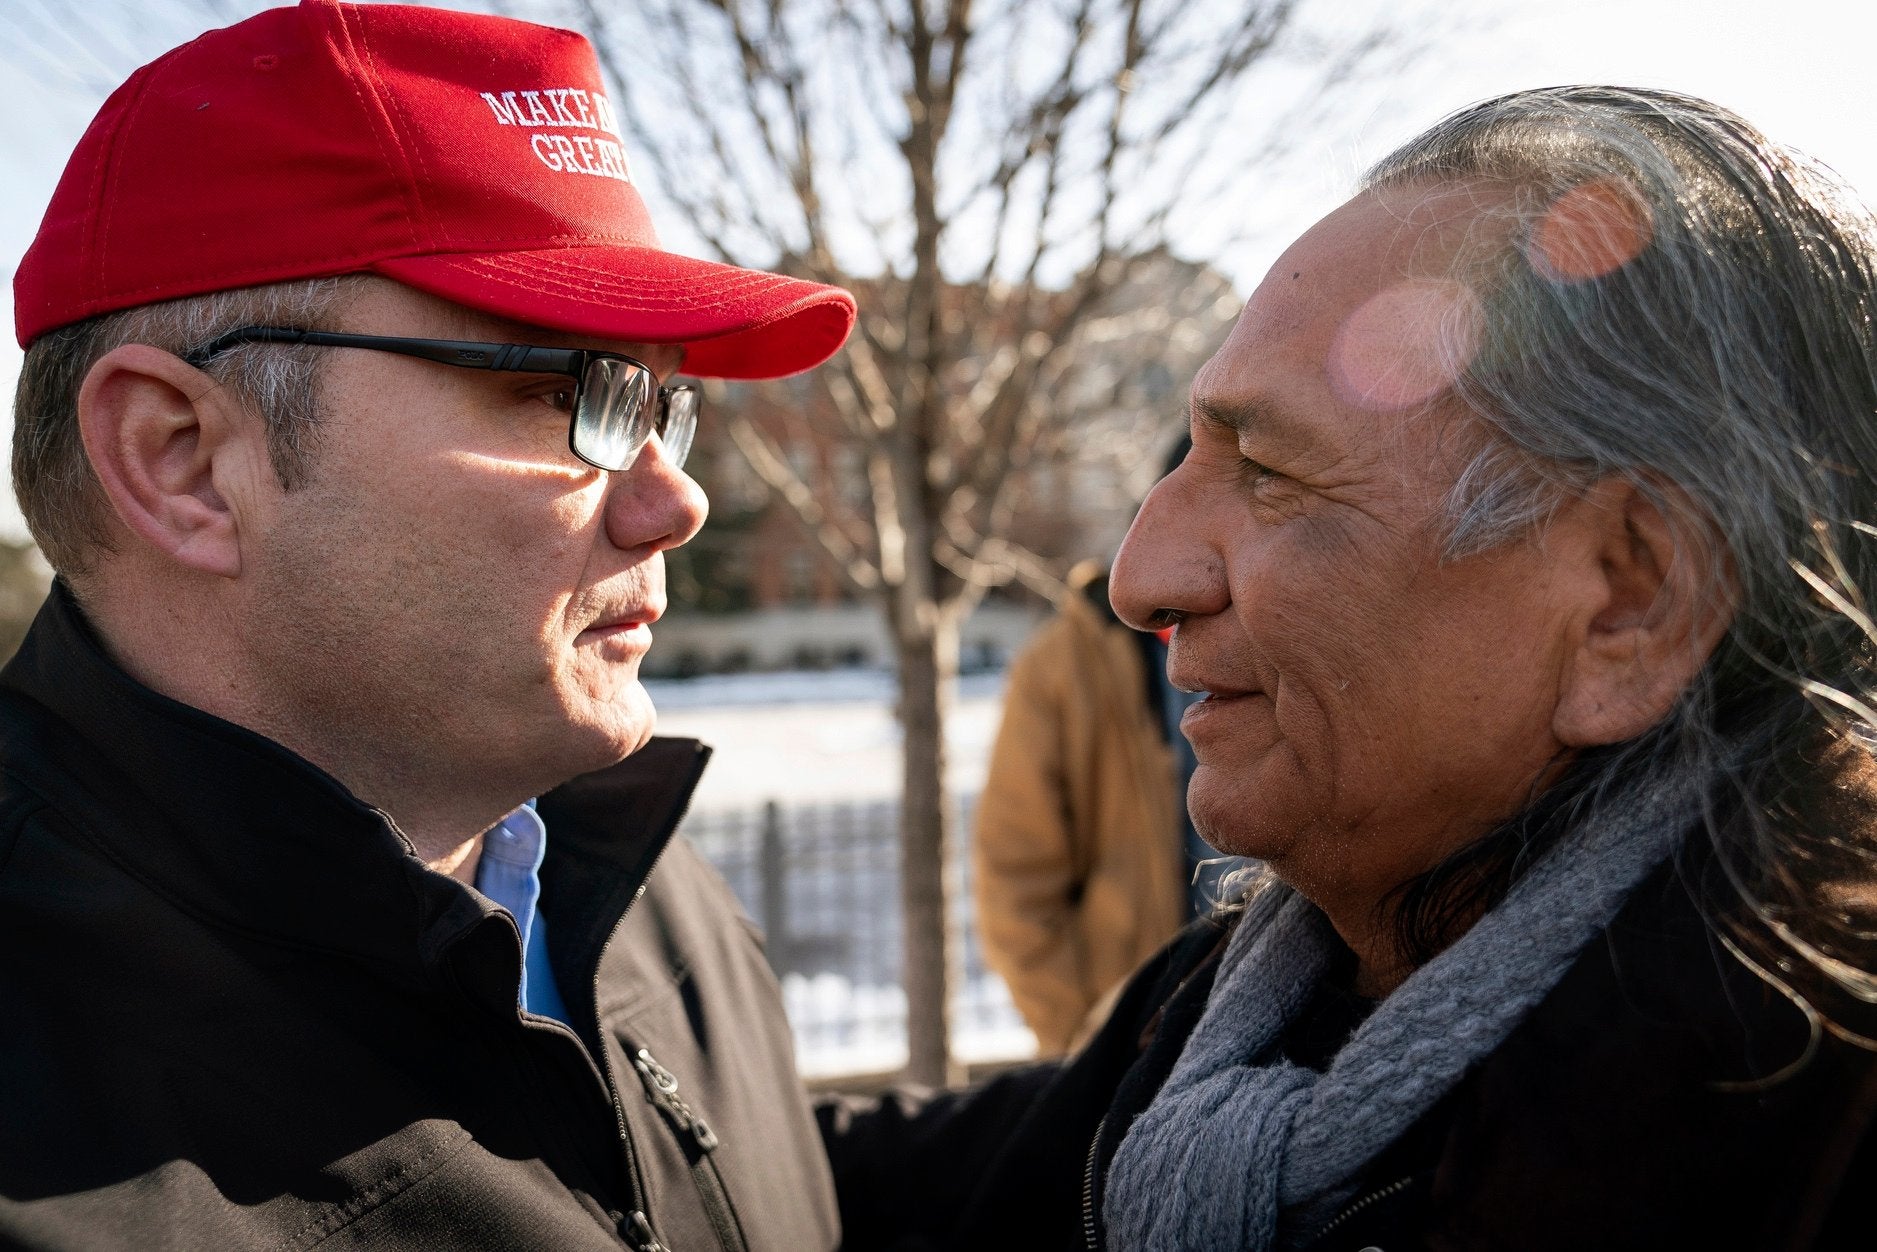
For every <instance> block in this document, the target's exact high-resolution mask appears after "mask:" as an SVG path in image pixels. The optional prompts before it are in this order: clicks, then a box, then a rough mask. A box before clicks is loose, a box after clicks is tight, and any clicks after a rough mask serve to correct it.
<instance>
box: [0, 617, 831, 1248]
mask: <svg viewBox="0 0 1877 1252" xmlns="http://www.w3.org/2000/svg"><path fill="white" fill-rule="evenodd" d="M706 756H707V752H706V750H705V749H703V748H701V747H700V746H699V745H697V744H696V743H692V742H689V741H676V740H657V741H654V742H653V743H652V744H651V746H649V747H647V748H646V749H645V750H643V751H642V752H639V753H637V754H635V755H634V756H632V757H631V758H629V759H628V760H627V761H625V762H624V763H623V764H621V765H619V766H617V767H615V768H613V769H610V770H605V771H601V772H599V773H597V774H592V775H589V776H587V777H584V778H581V779H578V780H576V781H575V782H573V783H570V784H568V785H567V786H566V787H563V788H561V789H559V790H557V791H554V792H552V793H550V794H549V795H547V796H545V797H543V798H542V800H541V803H540V811H541V815H542V817H543V818H544V819H545V821H546V824H547V829H548V842H549V852H548V858H547V862H546V864H545V865H544V866H543V869H542V879H543V893H542V910H543V913H544V915H545V916H547V917H548V918H549V919H550V920H551V925H550V927H549V930H548V935H549V947H550V956H551V960H552V964H553V967H554V972H555V978H556V981H557V982H558V984H559V987H560V989H561V992H562V993H563V996H564V998H565V1000H566V1003H567V1007H568V1010H569V1014H570V1016H571V1018H572V1020H573V1021H574V1022H575V1023H576V1024H577V1029H575V1030H570V1029H568V1028H567V1027H565V1026H563V1025H561V1024H559V1023H558V1022H554V1021H551V1020H548V1019H546V1018H542V1017H537V1016H532V1015H529V1014H525V1013H521V1012H519V1011H518V1010H517V1008H516V987H517V982H518V979H519V975H520V968H521V950H520V944H519V940H518V937H517V934H516V930H515V927H514V924H513V922H512V920H511V919H510V918H509V916H508V915H507V914H506V913H504V912H502V911H500V910H499V909H496V908H495V907H493V906H492V905H490V904H489V903H488V902H487V901H486V900H484V899H483V898H481V897H480V896H478V895H477V894H475V893H474V892H472V891H470V890H469V889H467V888H465V887H464V886H462V885H461V884H459V883H457V882H455V881H454V880H452V879H449V878H447V877H445V876H443V875H441V874H437V873H434V872H432V871H430V870H428V869H426V868H425V867H424V866H423V865H422V864H421V863H420V862H419V861H418V860H417V859H416V857H415V856H413V855H412V853H411V849H410V846H409V844H408V843H407V842H406V841H405V840H404V838H403V836H402V835H401V834H399V832H398V831H397V830H396V828H395V827H394V826H393V825H392V823H391V822H390V821H389V820H388V819H387V818H386V817H385V815H384V814H383V813H381V812H379V811H377V810H374V809H372V808H369V807H367V806H365V805H363V804H361V803H360V802H358V801H357V800H356V799H354V798H353V797H352V796H351V795H350V794H349V793H348V792H347V791H346V790H345V789H344V788H343V787H342V786H340V785H339V784H338V783H337V782H335V781H334V780H333V779H332V778H330V777H328V776H327V775H325V774H323V773H322V772H320V771H319V770H317V769H315V768H313V767H311V766H309V765H308V764H307V763H306V762H304V761H302V760H300V759H299V758H298V757H296V756H294V755H293V754H292V753H290V752H288V751H286V750H285V749H283V748H282V747H280V746H279V745H277V744H275V743H273V742H271V741H269V740H267V739H264V738H262V737H260V736H258V735H255V734H251V733H249V732H247V731H245V730H243V729H241V728H239V727H236V726H233V725H230V724H228V723H226V722H223V721H220V720H218V719H216V718H214V717H210V716H208V715H207V714H205V713H202V712H200V711H198V710H195V709H192V708H189V707H186V706H184V705H181V704H177V703H175V702H174V701H171V700H168V699H165V698H164V697H162V696H160V695H157V694H155V693H154V692H152V691H149V690H148V689H146V688H144V687H141V686H140V685H138V684H137V683H136V682H134V681H133V680H131V679H130V678H129V677H127V676H126V675H125V674H124V673H123V672H122V671H121V670H120V669H118V668H117V666H115V665H114V664H113V663H112V662H111V661H110V660H109V659H108V658H107V657H106V656H105V654H104V652H103V651H102V649H101V648H100V647H99V645H98V643H97V641H96V639H95V638H94V637H93V636H92V635H91V632H90V630H89V628H88V627H87V626H86V625H85V623H84V621H83V619H82V617H81V616H80V614H79V612H78V610H77V609H76V607H75V606H74V605H73V604H72V603H71V601H70V599H69V598H68V597H67V596H66V595H65V594H64V592H63V591H62V590H60V591H55V594H54V596H53V598H52V600H51V601H49V602H48V605H47V607H46V609H45V610H44V611H43V612H42V613H41V615H40V617H39V619H38V621H37V622H36V623H35V624H34V626H33V630H32V633H31V635H30V636H29V638H28V640H27V642H26V644H25V646H24V648H23V649H22V651H21V652H20V654H19V656H18V657H17V658H16V659H15V660H14V661H13V663H12V664H11V665H9V666H8V667H7V668H6V670H5V671H4V673H0V1247H30V1248H48V1249H51V1248H58V1249H72V1250H74V1252H78V1250H80V1249H82V1250H83V1252H98V1250H102V1249H116V1248H123V1249H138V1250H139V1252H146V1250H149V1249H165V1248H173V1249H204V1248H214V1249H218V1250H220V1249H238V1248H275V1249H278V1248H297V1249H305V1248H312V1247H316V1246H317V1247H341V1246H343V1247H352V1246H359V1245H366V1244H369V1245H370V1246H372V1247H375V1248H435V1249H459V1250H460V1249H476V1248H486V1249H513V1248H549V1247H551V1248H555V1249H557V1250H558V1252H572V1250H573V1249H581V1248H593V1249H600V1248H618V1247H621V1246H628V1247H634V1248H645V1247H650V1246H653V1244H652V1242H651V1240H652V1236H651V1234H650V1231H652V1230H655V1231H656V1232H657V1236H656V1237H657V1239H658V1240H660V1241H662V1243H663V1244H664V1245H667V1246H669V1247H670V1248H673V1249H676V1252H698V1250H700V1249H715V1248H718V1247H719V1246H721V1247H724V1248H735V1249H741V1248H745V1247H747V1248H750V1249H773V1250H775V1252H783V1250H785V1249H786V1250H787V1252H800V1250H801V1249H817V1248H819V1249H826V1248H831V1247H832V1246H834V1245H835V1243H836V1242H837V1239H838V1233H837V1227H836V1224H835V1213H834V1200H833V1195H832V1192H831V1190H830V1186H829V1178H828V1171H827V1167H826V1164H825V1161H824V1159H823V1158H822V1156H821V1153H820V1147H819V1144H818V1143H817V1141H816V1137H815V1133H814V1123H813V1121H812V1120H811V1117H810V1114H809V1111H808V1108H807V1104H806V1101H805V1099H804V1097H803V1095H802V1093H801V1088H800V1086H799V1084H798V1082H797V1080H796V1076H795V1070H794V1065H793V1056H792V1048H791V1043H790V1038H789V1033H788V1028H787V1025H786V1023H785V1021H784V1019H783V1015H782V1006H781V1003H780V997H779V995H778V993H777V988H776V984H775V981H774V979H773V977H772V976H771V975H770V972H769V970H768V967H767V965H766V964H765V962H764V960H763V956H762V953H761V951H760V948H759V946H758V942H757V939H756V936H755V935H754V933H753V931H752V928H751V926H750V924H749V923H748V922H747V921H746V920H745V918H744V916H743V914H742V912H741V911H740V910H739V909H738V907H737V905H736V902H735V900H734V898H733V897H732V896H731V895H730V893H729V892H728V890H727V889H726V888H725V887H724V885H723V883H722V881H721V879H719V878H718V877H717V876H716V875H715V873H713V872H712V870H711V869H710V868H709V867H708V866H707V865H705V864H704V863H703V861H702V860H701V859H699V858H698V856H697V855H696V854H695V853H694V852H693V851H692V850H691V849H690V848H689V847H688V846H686V845H685V843H684V842H683V841H682V840H673V839H672V832H673V829H674V828H675V826H676V825H677V822H678V820H679V818H680V817H681V816H682V815H683V811H684V807H685V804H686V802H687V799H688V797H689V795H690V792H691V789H692V787H693V786H694V785H695V783H696V780H697V777H698V774H699V772H700V771H701V769H702V768H703V764H704V761H705V758H706Z"/></svg>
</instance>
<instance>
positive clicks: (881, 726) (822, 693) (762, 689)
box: [645, 670, 1004, 809]
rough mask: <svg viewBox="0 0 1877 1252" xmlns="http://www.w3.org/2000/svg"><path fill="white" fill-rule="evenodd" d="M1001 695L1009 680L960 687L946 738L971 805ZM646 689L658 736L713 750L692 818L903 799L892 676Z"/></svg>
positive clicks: (728, 678)
mask: <svg viewBox="0 0 1877 1252" xmlns="http://www.w3.org/2000/svg"><path fill="white" fill-rule="evenodd" d="M1003 688H1004V676H1003V674H1002V673H989V674H974V675H971V676H968V677H966V678H964V679H962V680H960V682H959V692H958V700H957V703H956V704H955V705H954V706H953V708H952V716H951V719H950V724H949V725H948V726H947V728H946V744H947V746H948V747H949V749H950V762H949V773H950V779H949V781H950V783H951V787H952V791H953V793H954V794H957V795H973V794H976V792H977V791H978V790H979V788H981V787H982V786H983V785H984V771H985V766H986V762H987V761H988V760H989V757H990V751H991V740H992V738H993V737H994V736H995V735H996V734H997V721H998V716H999V712H1000V710H1001V708H1002V700H1003ZM645 689H646V690H647V691H648V692H650V693H651V696H652V703H653V705H654V706H656V707H657V709H658V733H659V734H661V735H682V736H688V737H690V738H693V739H701V740H703V741H704V742H705V743H707V744H709V745H711V747H713V748H714V749H716V754H715V755H714V756H713V757H712V758H711V763H710V768H709V769H707V770H705V771H704V781H703V784H702V785H701V786H700V787H699V788H698V791H697V797H696V799H695V800H694V801H693V803H692V807H693V808H696V809H732V808H750V807H754V806H756V805H759V804H762V803H763V802H764V801H766V800H777V801H781V802H782V803H785V804H797V803H803V802H807V801H823V800H878V799H885V798H890V797H892V796H896V795H898V794H899V790H900V774H901V764H900V761H901V758H900V743H901V734H900V729H899V723H898V721H897V720H895V718H894V716H893V701H894V699H895V695H896V693H895V690H894V683H893V675H892V674H891V673H890V672H889V671H886V670H829V671H826V672H803V673H777V674H724V675H713V676H707V677H702V678H682V679H678V678H674V679H655V680H651V681H648V682H647V683H646V684H645Z"/></svg>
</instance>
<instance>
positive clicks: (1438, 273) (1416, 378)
mask: <svg viewBox="0 0 1877 1252" xmlns="http://www.w3.org/2000/svg"><path fill="white" fill-rule="evenodd" d="M1504 200H1505V197H1504V195H1503V194H1502V193H1499V192H1497V191H1495V190H1494V189H1493V188H1491V187H1488V186H1485V185H1476V184H1420V185H1406V186H1398V187H1387V188H1382V189H1378V190H1375V191H1370V192H1364V193H1363V194H1361V195H1359V196H1357V197H1355V198H1354V199H1352V200H1350V201H1349V202H1348V203H1346V204H1344V205H1342V206H1341V207H1340V208H1338V209H1336V210H1335V211H1334V212H1332V213H1331V214H1329V215H1328V216H1327V217H1325V218H1324V219H1323V220H1322V221H1320V222H1318V223H1317V224H1316V225H1315V226H1312V227H1311V228H1310V229H1309V230H1308V231H1306V232H1305V233H1304V234H1303V235H1302V236H1301V237H1300V238H1298V240H1297V241H1296V242H1295V243H1293V244H1292V245H1291V246H1290V247H1289V248H1287V249H1286V250H1285V252H1284V254H1283V255H1282V256H1281V257H1280V258H1279V259H1278V261H1277V263H1276V264H1275V265H1273V266H1272V267H1271V271H1270V273H1269V274H1267V275H1266V277H1265V279H1264V281H1263V282H1262V283H1261V284H1260V285H1259V287H1258V289H1257V291H1256V292H1254V293H1253V295H1252V298H1251V300H1250V301H1249V302H1248V303H1247V304H1246V307H1245V310H1244V312H1243V313H1242V314H1241V315H1240V317H1239V320H1238V322H1237V324H1236V325H1235V326H1234V327H1233V329H1232V333H1231V336H1230V338H1229V339H1228V340H1227V342H1226V345H1225V347H1224V349H1222V350H1221V351H1220V353H1219V354H1218V355H1217V356H1216V357H1214V358H1213V360H1212V361H1210V362H1208V363H1207V366H1206V367H1205V369H1204V370H1202V371H1201V373H1200V376H1199V378H1198V379H1197V380H1196V381H1195V384H1194V394H1195V396H1196V397H1198V398H1200V399H1202V400H1204V399H1211V398H1213V397H1219V398H1230V397H1232V395H1233V393H1235V392H1242V391H1244V390H1246V389H1268V388H1270V387H1272V386H1282V385H1284V383H1285V381H1286V380H1287V379H1288V380H1290V381H1292V382H1294V383H1295V385H1297V386H1299V387H1309V388H1311V389H1315V387H1316V385H1317V384H1323V385H1327V386H1328V388H1329V389H1330V390H1331V391H1332V392H1333V393H1334V397H1335V399H1337V400H1338V401H1340V402H1341V403H1343V404H1345V405H1349V406H1352V407H1355V408H1359V409H1365V410H1370V411H1378V412H1379V411H1392V410H1406V409H1412V408H1418V407H1421V406H1424V405H1425V404H1426V403H1428V402H1429V401H1432V400H1434V399H1436V398H1438V397H1439V396H1440V395H1441V394H1443V393H1444V392H1446V391H1447V390H1449V389H1450V388H1451V386H1452V384H1453V382H1454V380H1455V379H1456V378H1457V377H1458V374H1459V372H1460V371H1461V370H1463V369H1465V367H1466V365H1467V364H1468V363H1469V362H1470V359H1471V355H1472V353H1473V352H1474V351H1476V350H1477V347H1478V343H1479V340H1480V333H1481V329H1482V328H1481V326H1480V323H1479V319H1480V317H1481V302H1480V300H1479V297H1478V295H1477V294H1476V291H1475V284H1474V282H1473V280H1472V279H1471V278H1470V277H1469V275H1470V273H1471V272H1472V271H1473V270H1474V268H1475V267H1474V265H1473V264H1472V258H1474V257H1475V256H1476V255H1479V254H1483V253H1484V252H1487V251H1493V250H1497V249H1501V248H1503V247H1504V246H1505V245H1506V243H1507V242H1508V239H1509V231H1510V229H1511V227H1510V224H1509V222H1508V219H1507V216H1506V215H1504V214H1502V213H1499V212H1496V210H1497V209H1499V208H1501V207H1502V205H1503V202H1504Z"/></svg>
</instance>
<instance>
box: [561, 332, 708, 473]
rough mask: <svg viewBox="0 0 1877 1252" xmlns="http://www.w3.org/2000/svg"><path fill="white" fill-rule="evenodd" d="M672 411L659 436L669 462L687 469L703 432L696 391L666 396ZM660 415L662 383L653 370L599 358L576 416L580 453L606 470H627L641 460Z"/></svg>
mask: <svg viewBox="0 0 1877 1252" xmlns="http://www.w3.org/2000/svg"><path fill="white" fill-rule="evenodd" d="M666 396H667V407H666V412H665V414H664V417H665V421H664V423H663V426H662V429H659V430H658V431H657V434H658V436H659V439H660V443H661V446H662V448H663V450H664V453H665V459H666V460H668V461H670V462H671V463H672V464H673V465H674V466H682V465H683V464H684V458H685V456H686V455H687V454H688V453H689V452H690V451H691V439H692V437H693V436H694V435H695V434H696V432H697V409H698V393H697V389H696V388H694V387H684V386H680V387H672V388H669V389H668V390H667V391H666ZM657 411H658V380H657V378H656V377H655V376H654V375H653V374H652V372H651V371H650V370H648V369H645V368H643V367H642V366H639V365H637V364H636V363H634V362H631V361H622V360H619V359H617V358H615V357H595V358H593V360H592V361H590V362H588V364H587V371H586V377H585V378H584V379H582V380H581V384H580V410H579V412H578V413H576V414H575V415H574V436H573V437H574V445H575V447H574V451H576V452H578V453H579V454H580V455H581V456H583V457H585V458H586V459H587V460H589V461H591V462H593V464H595V465H598V466H600V467H601V468H603V469H609V470H622V469H626V468H628V467H629V466H630V465H631V464H632V463H633V461H635V460H637V459H638V455H639V449H641V448H643V447H644V446H645V441H646V440H647V439H649V438H651V436H652V434H653V433H654V431H653V423H654V421H655V419H656V416H657Z"/></svg>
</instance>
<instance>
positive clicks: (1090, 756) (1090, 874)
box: [972, 561, 1191, 1056]
mask: <svg viewBox="0 0 1877 1252" xmlns="http://www.w3.org/2000/svg"><path fill="white" fill-rule="evenodd" d="M1069 583H1070V594H1069V595H1068V596H1067V597H1066V598H1065V599H1064V601H1063V604H1062V606H1061V608H1060V610H1059V611H1058V612H1057V614H1056V616H1055V617H1053V618H1051V619H1050V620H1049V621H1048V622H1046V623H1045V624H1044V625H1043V626H1042V628H1041V629H1039V630H1038V631H1037V632H1036V634H1035V635H1034V636H1032V637H1031V639H1030V641H1029V642H1028V643H1027V644H1026V645H1025V646H1024V648H1023V651H1022V652H1021V653H1020V654H1019V655H1018V657H1017V659H1016V660H1015V662H1013V663H1012V665H1011V668H1010V679H1009V684H1008V687H1007V688H1006V690H1005V694H1004V714H1003V723H1002V725H1001V726H1000V727H999V729H998V733H997V740H996V744H995V746H994V747H993V749H992V752H991V765H990V774H989V777H988V778H987V780H986V782H985V785H984V792H983V794H982V796H981V797H980V798H979V801H978V808H977V816H976V821H975V830H974V837H973V841H972V871H973V873H972V878H973V883H974V888H973V889H974V891H975V894H976V896H977V916H978V926H979V929H980V933H981V935H982V938H983V942H984V951H985V957H986V959H987V960H988V961H989V963H990V966H991V968H992V969H994V970H996V971H997V972H998V973H999V974H1000V975H1002V976H1003V979H1004V981H1005V982H1006V983H1007V984H1008V985H1009V987H1010V994H1011V997H1012V998H1013V999H1014V1000H1015V1001H1016V1005H1017V1008H1018V1010H1019V1011H1020V1012H1021V1013H1022V1014H1023V1019H1024V1021H1025V1022H1026V1023H1028V1025H1029V1027H1030V1029H1031V1030H1032V1031H1033V1032H1034V1033H1035V1034H1036V1041H1037V1048H1038V1052H1039V1054H1041V1055H1045V1056H1049V1055H1056V1054H1060V1053H1063V1052H1066V1051H1068V1050H1069V1049H1070V1048H1071V1047H1072V1046H1073V1045H1074V1044H1075V1043H1076V1042H1078V1041H1079V1039H1080V1037H1081V1036H1082V1034H1083V1033H1084V1025H1085V1023H1086V1022H1087V1021H1088V1019H1089V1018H1090V1017H1091V1014H1092V1012H1093V1010H1094V1009H1095V1008H1096V1006H1097V1005H1098V1004H1101V1003H1102V1002H1103V999H1104V997H1105V996H1106V995H1107V994H1108V992H1109V991H1110V990H1112V989H1113V988H1115V987H1117V986H1119V985H1120V983H1121V982H1122V981H1123V980H1124V979H1125V978H1126V977H1127V976H1128V975H1129V974H1131V973H1133V972H1134V969H1135V968H1136V967H1137V966H1138V965H1139V964H1140V963H1141V962H1142V961H1144V960H1145V959H1146V958H1147V957H1148V956H1150V955H1152V954H1153V953H1154V952H1155V951H1157V950H1158V949H1159V948H1160V946H1161V945H1162V944H1164V943H1165V942H1166V941H1167V939H1168V938H1169V937H1171V936H1172V934H1173V933H1174V931H1176V930H1178V929H1179V927H1180V926H1181V925H1182V924H1183V923H1184V922H1185V921H1186V920H1187V919H1188V917H1190V916H1191V909H1190V906H1189V902H1188V895H1187V882H1188V879H1189V876H1190V868H1189V862H1188V857H1187V855H1186V853H1185V851H1184V850H1183V848H1182V845H1181V840H1180V838H1179V832H1180V830H1181V828H1182V827H1183V826H1184V824H1185V823H1184V821H1183V815H1184V813H1185V803H1184V799H1183V796H1182V795H1181V790H1182V788H1181V786H1180V771H1179V767H1178V764H1177V762H1176V759H1175V754H1174V749H1173V747H1172V746H1170V745H1169V742H1168V735H1167V730H1166V728H1165V722H1164V719H1163V716H1162V700H1161V698H1160V691H1161V688H1163V687H1164V683H1165V680H1164V677H1163V675H1164V670H1161V669H1160V668H1159V661H1160V654H1161V651H1162V648H1163V645H1161V644H1160V641H1159V640H1157V639H1156V638H1154V636H1152V635H1144V634H1140V633H1138V632H1136V631H1134V630H1132V629H1130V628H1128V627H1127V626H1124V625H1122V624H1121V622H1120V620H1119V619H1118V618H1116V617H1115V616H1114V612H1113V610H1112V609H1110V608H1109V606H1108V574H1107V570H1106V569H1105V568H1104V567H1103V566H1102V564H1101V563H1100V562H1097V561H1087V562H1084V563H1082V564H1081V565H1079V566H1077V567H1076V568H1075V570H1073V571H1072V572H1071V573H1070V576H1069Z"/></svg>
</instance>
